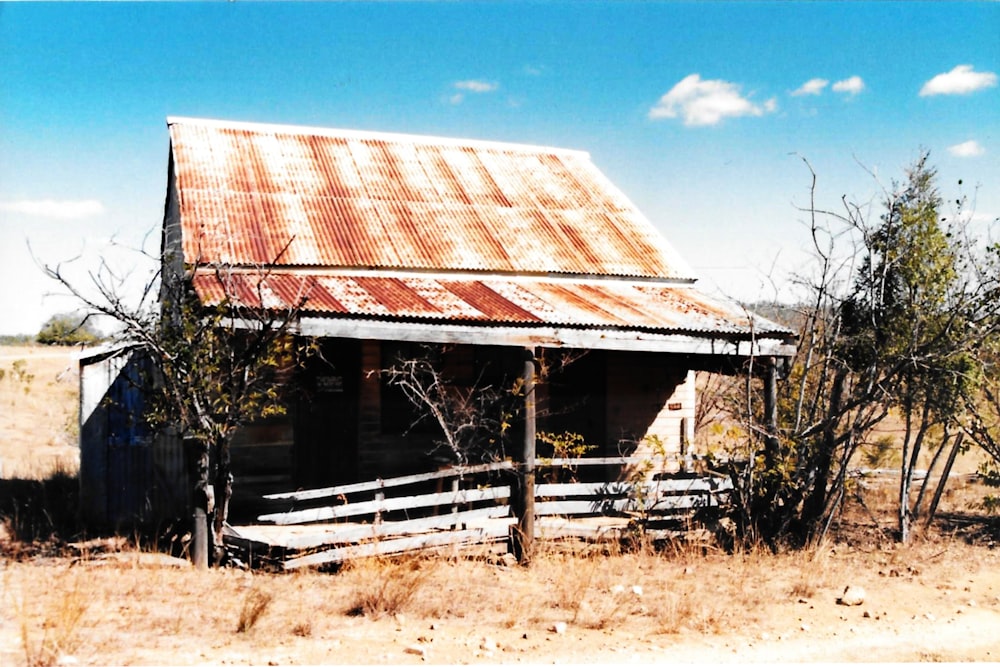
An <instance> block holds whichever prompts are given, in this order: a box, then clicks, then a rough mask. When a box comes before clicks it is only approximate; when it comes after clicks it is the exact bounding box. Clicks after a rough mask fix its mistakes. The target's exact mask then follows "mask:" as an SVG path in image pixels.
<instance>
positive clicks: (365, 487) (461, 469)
mask: <svg viewBox="0 0 1000 667" xmlns="http://www.w3.org/2000/svg"><path fill="white" fill-rule="evenodd" d="M513 469H514V464H513V463H511V462H510V461H496V462H494V463H484V464H482V465H475V466H455V467H452V468H447V469H445V470H436V471H434V472H426V473H418V474H416V475H405V476H403V477H390V478H388V479H376V480H372V481H370V482H357V483H354V484H341V485H339V486H330V487H326V488H322V489H309V490H306V491H291V492H288V493H272V494H269V495H266V496H264V497H265V498H267V499H268V500H318V499H320V498H331V497H334V496H346V495H348V494H350V493H361V492H364V491H375V490H376V489H388V488H391V487H396V486H406V485H407V484H417V483H419V482H429V481H432V480H435V479H444V478H447V477H456V476H464V475H476V474H479V473H484V472H493V471H498V470H513Z"/></svg>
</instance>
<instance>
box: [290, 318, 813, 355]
mask: <svg viewBox="0 0 1000 667" xmlns="http://www.w3.org/2000/svg"><path fill="white" fill-rule="evenodd" d="M298 333H300V334H301V335H303V336H316V337H329V338H356V339H363V340H364V339H371V340H398V341H407V342H414V343H445V344H466V345H501V346H511V347H549V348H576V349H591V350H618V351H627V352H628V351H631V352H665V353H674V354H694V355H708V356H729V357H746V358H748V357H753V356H758V357H765V356H766V357H792V356H794V354H795V345H794V344H789V343H788V342H787V340H786V339H784V338H757V339H755V340H732V339H728V338H722V337H698V336H688V335H683V334H656V333H649V332H637V331H615V330H611V329H569V328H560V327H492V326H491V327H476V326H467V325H460V324H423V323H419V322H410V323H406V324H401V323H399V322H388V321H381V320H362V319H354V318H336V319H331V318H322V317H303V318H301V319H300V320H299V325H298Z"/></svg>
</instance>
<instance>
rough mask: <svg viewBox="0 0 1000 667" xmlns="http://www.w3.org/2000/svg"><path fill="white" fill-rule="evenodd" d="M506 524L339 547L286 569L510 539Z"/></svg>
mask: <svg viewBox="0 0 1000 667" xmlns="http://www.w3.org/2000/svg"><path fill="white" fill-rule="evenodd" d="M507 530H508V529H507V527H506V525H503V526H498V527H489V528H477V529H472V530H457V531H449V532H443V533H431V534H428V535H418V536H416V537H405V538H402V539H397V540H384V541H378V542H369V543H367V544H357V545H353V546H348V547H338V548H336V549H327V550H325V551H320V552H318V553H314V554H309V555H308V556H300V557H298V558H292V559H289V560H286V561H285V564H284V567H285V569H286V570H292V569H296V568H300V567H308V566H310V565H313V566H314V565H324V564H327V563H342V562H344V561H345V560H350V559H352V558H363V557H367V556H384V555H389V554H395V553H403V552H406V551H416V550H420V549H428V548H432V547H441V546H449V545H469V544H479V543H485V542H489V541H492V540H497V539H506V538H507Z"/></svg>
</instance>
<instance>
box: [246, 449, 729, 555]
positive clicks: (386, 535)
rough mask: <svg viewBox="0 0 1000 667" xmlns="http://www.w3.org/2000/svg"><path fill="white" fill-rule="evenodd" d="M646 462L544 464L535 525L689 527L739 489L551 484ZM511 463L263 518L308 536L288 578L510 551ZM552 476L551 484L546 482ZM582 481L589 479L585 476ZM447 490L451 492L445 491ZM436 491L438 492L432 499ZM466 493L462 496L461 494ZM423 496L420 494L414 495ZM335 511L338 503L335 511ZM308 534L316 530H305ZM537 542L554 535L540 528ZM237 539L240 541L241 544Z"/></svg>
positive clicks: (323, 494) (424, 477) (580, 530)
mask: <svg viewBox="0 0 1000 667" xmlns="http://www.w3.org/2000/svg"><path fill="white" fill-rule="evenodd" d="M649 462H650V460H649V458H647V457H610V458H588V459H576V458H574V459H538V460H537V461H536V463H535V466H536V470H537V475H538V476H539V478H540V479H539V481H538V483H536V485H535V498H536V502H535V516H536V517H538V518H540V519H544V518H546V517H563V518H566V519H580V518H586V517H619V518H621V519H622V520H623V524H624V522H627V521H629V520H631V521H634V522H636V521H637V522H640V523H642V524H653V523H656V522H662V521H666V520H671V519H673V520H676V519H678V518H684V517H689V516H690V515H692V514H693V513H694V512H696V511H698V510H699V509H702V508H709V507H719V506H721V505H725V504H726V503H727V502H728V496H729V493H730V491H731V490H732V485H731V483H730V482H729V480H728V478H725V477H721V476H713V475H691V474H674V475H659V476H658V477H659V478H656V477H654V478H652V479H642V480H639V481H634V482H633V481H615V482H571V483H558V482H550V481H547V480H548V479H550V478H553V477H555V476H556V473H558V472H559V471H563V470H565V469H566V468H567V467H570V466H571V467H572V468H573V469H574V470H579V469H580V468H586V467H588V466H618V467H621V466H629V465H633V466H648V464H649ZM515 470H516V468H515V464H513V463H510V462H498V463H489V464H484V465H477V466H455V467H450V468H447V469H444V470H440V471H435V472H429V473H422V474H418V475H407V476H404V477H394V478H390V479H377V480H373V481H370V482H361V483H356V484H344V485H339V486H332V487H327V488H323V489H310V490H306V491H296V492H291V493H277V494H271V495H268V496H265V498H266V499H268V500H270V501H272V502H275V503H285V504H286V507H285V509H283V510H282V511H275V512H270V513H267V514H263V515H261V516H260V517H258V520H259V521H260V522H262V523H265V524H272V525H275V526H303V529H302V531H304V532H296V533H295V534H289V535H285V536H283V537H282V539H281V546H282V548H283V549H284V550H286V551H287V553H288V556H286V557H285V558H283V559H282V563H283V566H284V567H285V568H296V567H302V566H307V565H320V564H323V563H332V562H342V561H344V560H348V559H350V558H355V557H359V556H370V555H377V554H391V553H400V552H404V551H411V550H415V549H423V548H429V547H440V546H446V545H466V544H484V543H490V542H500V541H506V540H507V539H508V535H509V532H510V528H511V524H512V523H513V518H512V517H511V512H510V505H509V502H508V501H509V498H510V494H511V487H510V485H509V484H508V483H506V481H507V479H509V477H508V475H509V474H510V473H513V472H514V471H515ZM547 473H550V474H547ZM581 476H584V477H585V475H583V473H582V472H581ZM446 485H447V486H448V487H449V490H447V491H445V490H443V489H444V487H445V486H446ZM431 487H433V490H429V489H430V488H431ZM463 487H464V488H463ZM421 488H422V490H423V492H421V493H416V492H414V489H417V490H421ZM331 501H333V502H331ZM568 523H570V524H574V525H573V526H572V527H571V528H569V529H567V527H566V526H567V522H563V523H562V528H561V529H560V530H559V531H551V530H550V531H549V532H550V534H552V535H554V534H556V533H559V534H573V535H578V536H582V537H585V536H588V535H591V536H597V535H599V534H601V533H602V532H604V533H607V531H608V526H607V525H595V526H589V527H588V526H584V525H582V523H581V522H573V521H570V522H568ZM306 525H308V526H309V527H310V528H312V529H313V530H306V529H305V528H304V526H306ZM536 533H543V536H545V535H544V534H545V533H546V524H545V523H544V522H540V523H539V524H538V525H537V527H536ZM234 539H235V538H234Z"/></svg>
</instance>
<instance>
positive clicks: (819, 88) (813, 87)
mask: <svg viewBox="0 0 1000 667" xmlns="http://www.w3.org/2000/svg"><path fill="white" fill-rule="evenodd" d="M829 83H830V82H829V81H827V80H826V79H809V80H808V81H806V82H805V83H803V84H802V85H801V86H799V88H798V90H794V91H792V95H793V96H794V97H799V96H801V95H819V94H820V93H822V92H823V89H824V88H826V87H827V85H828V84H829Z"/></svg>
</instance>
